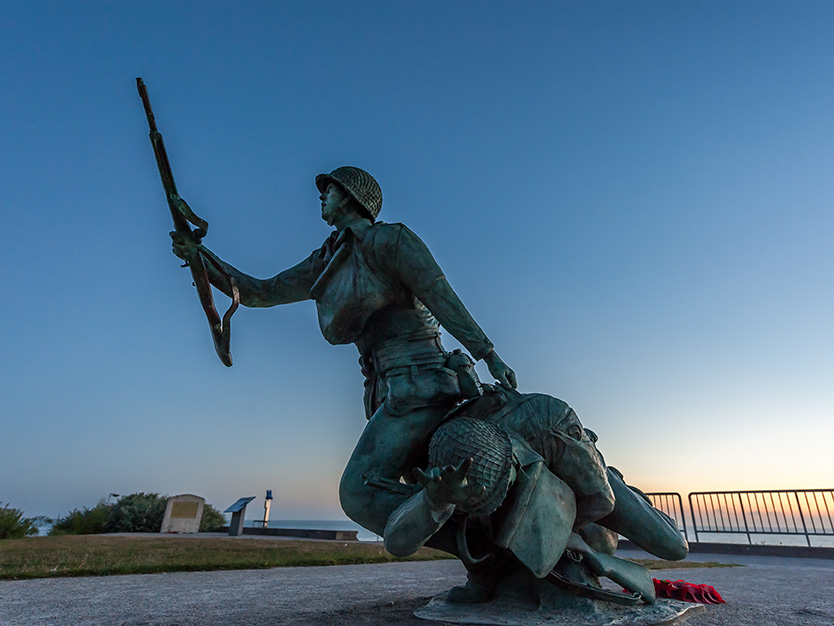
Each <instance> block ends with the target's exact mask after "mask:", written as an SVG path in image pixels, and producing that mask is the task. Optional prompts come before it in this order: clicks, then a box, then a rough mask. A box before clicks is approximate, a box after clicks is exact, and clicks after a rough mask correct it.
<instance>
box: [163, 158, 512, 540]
mask: <svg viewBox="0 0 834 626" xmlns="http://www.w3.org/2000/svg"><path fill="white" fill-rule="evenodd" d="M316 186H317V187H318V189H319V191H320V194H321V195H320V196H319V198H320V200H321V217H322V219H323V220H324V221H326V222H327V223H328V224H329V225H331V226H333V227H334V231H333V233H332V234H331V235H330V236H329V237H328V238H327V240H326V241H325V242H324V243H323V244H322V246H321V247H320V248H318V249H317V250H315V251H313V253H312V254H310V256H308V257H307V258H306V259H304V260H303V261H301V263H299V264H298V265H296V266H295V267H292V268H290V269H288V270H285V271H283V272H281V273H279V274H277V275H276V276H274V277H272V278H269V279H265V280H261V279H257V278H253V277H252V276H249V275H247V274H244V273H243V272H241V271H240V270H238V269H236V268H234V267H233V266H232V265H230V264H228V263H226V262H225V261H222V260H221V259H219V258H218V257H217V256H216V255H214V254H213V253H212V252H211V251H209V250H208V249H207V248H206V247H205V246H203V245H202V244H198V243H197V242H196V241H194V239H193V238H190V237H188V236H187V235H184V234H183V233H182V231H174V232H172V233H171V236H172V238H173V240H174V246H173V247H174V253H175V254H176V255H177V256H179V257H180V258H182V259H184V260H186V261H190V259H193V258H195V257H196V256H204V257H207V258H208V259H209V260H210V262H209V263H206V268H207V270H208V274H209V279H210V280H211V284H212V285H214V286H215V287H216V288H218V289H219V290H221V291H222V292H224V293H226V294H227V295H229V296H230V297H231V296H232V295H233V293H232V284H231V282H230V280H229V279H230V278H231V279H232V280H233V281H234V283H235V284H236V287H237V293H238V297H239V299H240V303H241V304H243V305H244V306H249V307H268V306H276V305H279V304H288V303H291V302H299V301H302V300H311V299H312V300H314V301H315V302H316V308H317V310H318V318H319V325H320V327H321V331H322V334H323V335H324V337H325V339H326V340H327V341H328V342H330V343H331V344H334V345H339V344H347V343H353V344H355V345H356V347H357V348H358V349H359V354H360V364H361V366H362V372H363V374H364V375H365V398H364V402H365V413H366V417H367V418H368V420H369V421H368V425H367V426H366V428H365V431H364V433H363V434H362V437H361V438H360V440H359V443H358V444H357V445H356V449H355V450H354V452H353V455H352V456H351V458H350V460H349V461H348V464H347V467H346V468H345V471H344V475H343V476H342V481H341V485H340V489H339V496H340V500H341V504H342V508H343V509H344V511H345V513H346V514H347V515H348V517H350V518H351V519H352V520H354V521H355V522H356V523H358V524H360V525H361V526H363V527H364V528H367V529H369V530H371V531H373V532H375V533H377V534H379V535H382V533H383V531H384V529H385V524H386V523H387V520H388V516H389V515H390V514H391V512H392V511H394V509H396V508H397V507H398V506H399V505H400V504H401V503H402V500H403V496H402V494H401V493H393V492H392V491H390V490H388V489H384V488H380V487H379V485H386V484H389V483H390V484H391V485H397V484H399V481H400V477H401V476H404V475H405V476H411V470H412V468H414V467H416V466H418V465H420V462H421V461H422V460H423V459H424V458H425V456H426V453H427V446H428V443H429V440H430V438H431V436H432V433H434V431H435V430H436V429H437V427H438V426H439V425H440V423H441V420H442V419H443V416H444V415H446V414H447V413H448V412H449V410H450V409H451V408H453V407H454V406H455V405H456V404H457V403H458V402H459V401H460V400H461V389H460V382H459V372H468V371H471V368H468V367H466V365H468V363H466V362H465V361H464V363H463V366H461V365H460V363H461V358H460V357H461V356H462V355H457V354H455V355H451V354H449V353H448V352H446V350H444V348H443V345H442V344H441V342H440V329H439V325H442V326H443V327H444V328H445V329H446V330H447V331H448V332H449V333H451V334H452V336H453V337H455V339H457V340H458V341H460V343H461V344H463V345H464V346H465V347H466V349H467V350H468V351H469V353H470V354H471V355H472V356H473V357H474V358H475V359H483V360H484V362H485V363H486V364H487V367H488V368H489V371H490V373H491V374H492V375H493V376H494V377H495V379H496V380H497V381H498V383H499V384H501V385H504V386H506V387H507V388H515V386H516V377H515V373H514V372H513V370H512V369H510V368H509V367H508V366H507V365H506V364H505V363H504V362H503V361H502V360H501V358H500V357H499V356H498V354H497V353H496V352H495V349H494V347H493V345H492V342H491V341H490V340H489V339H488V338H487V336H486V334H485V333H484V332H483V331H482V330H481V328H480V327H479V326H478V324H477V323H476V322H475V320H474V319H472V316H471V315H470V314H469V312H468V311H467V310H466V307H464V305H463V303H462V302H461V301H460V298H458V296H457V295H456V294H455V292H454V290H453V289H452V287H451V286H450V285H449V281H448V280H446V277H445V276H444V274H443V271H442V270H441V269H440V267H439V266H438V264H437V263H436V261H435V260H434V258H433V257H432V255H431V252H429V249H428V248H427V247H426V245H425V244H424V243H423V242H422V241H421V240H420V238H419V237H417V235H415V234H414V233H413V232H412V231H411V230H409V229H408V228H407V227H406V226H404V225H403V224H386V223H384V222H382V221H379V220H377V217H378V215H379V212H380V209H381V208H382V190H381V189H380V187H379V184H377V182H376V180H374V178H373V177H372V176H371V175H370V174H369V173H368V172H366V171H364V170H362V169H359V168H358V167H339V168H337V169H335V170H333V171H332V172H330V173H329V174H320V175H319V176H317V177H316ZM176 202H177V203H179V204H180V205H181V206H182V207H183V212H185V211H190V209H188V208H187V205H186V204H185V202H184V201H183V200H181V199H177V200H176ZM450 361H451V363H450ZM456 363H457V364H456ZM450 365H452V367H450ZM456 370H457V371H456Z"/></svg>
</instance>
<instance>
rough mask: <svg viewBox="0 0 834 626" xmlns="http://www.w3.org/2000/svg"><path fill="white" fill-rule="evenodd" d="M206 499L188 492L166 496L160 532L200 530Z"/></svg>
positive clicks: (182, 532)
mask: <svg viewBox="0 0 834 626" xmlns="http://www.w3.org/2000/svg"><path fill="white" fill-rule="evenodd" d="M205 504H206V499H205V498H201V497H200V496H195V495H193V494H190V493H184V494H182V495H179V496H173V497H171V498H168V506H166V507H165V517H164V518H163V519H162V528H161V529H160V531H159V532H161V533H180V534H191V533H196V532H199V531H200V519H201V518H202V517H203V507H204V506H205Z"/></svg>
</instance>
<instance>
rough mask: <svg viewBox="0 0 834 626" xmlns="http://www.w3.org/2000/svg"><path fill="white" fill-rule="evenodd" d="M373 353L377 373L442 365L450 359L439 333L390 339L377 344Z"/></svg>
mask: <svg viewBox="0 0 834 626" xmlns="http://www.w3.org/2000/svg"><path fill="white" fill-rule="evenodd" d="M371 355H372V358H373V365H374V371H375V372H376V373H377V374H390V373H392V370H396V369H399V368H411V367H420V366H432V365H433V366H442V365H444V364H445V363H446V360H447V359H448V356H447V354H446V353H445V352H444V351H443V346H442V345H441V343H440V336H439V335H437V334H434V335H431V336H428V337H417V338H397V339H390V340H388V341H385V342H381V343H380V344H379V345H378V346H375V347H374V348H373V349H372V350H371Z"/></svg>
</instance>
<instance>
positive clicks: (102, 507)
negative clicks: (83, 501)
mask: <svg viewBox="0 0 834 626" xmlns="http://www.w3.org/2000/svg"><path fill="white" fill-rule="evenodd" d="M111 511H112V507H111V506H110V505H107V504H105V503H104V502H99V503H98V504H97V505H96V506H94V507H93V508H92V509H88V508H87V507H84V509H83V510H81V511H79V510H78V509H73V510H72V511H70V512H69V513H68V514H67V515H65V516H64V517H61V518H59V519H58V521H57V522H55V525H54V526H53V527H52V530H50V531H49V534H50V535H97V534H100V533H103V532H106V530H105V528H106V527H107V523H108V522H109V521H110V515H111Z"/></svg>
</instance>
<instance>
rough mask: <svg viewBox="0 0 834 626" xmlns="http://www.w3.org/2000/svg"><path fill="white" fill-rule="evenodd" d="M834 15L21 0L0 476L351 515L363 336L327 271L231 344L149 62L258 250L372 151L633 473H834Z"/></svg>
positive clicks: (52, 508) (422, 226)
mask: <svg viewBox="0 0 834 626" xmlns="http://www.w3.org/2000/svg"><path fill="white" fill-rule="evenodd" d="M832 26H834V5H832V4H831V3H830V2H788V1H783V2H768V1H763V0H757V1H755V2H745V1H735V2H724V1H719V0H716V1H699V2H695V1H691V2H685V1H680V2H660V1H657V2H637V1H634V2H613V1H612V2H553V1H548V2H532V1H530V2H456V1H453V2H439V1H436V2H315V1H303V2H302V1H297V2H261V3H258V2H250V3H246V4H245V5H235V4H233V3H217V2H205V1H201V2H175V3H174V2H135V3H123V2H80V3H66V2H33V1H27V2H7V3H5V4H4V9H3V11H2V12H1V13H0V83H1V84H2V86H3V90H2V91H3V97H2V99H0V119H2V120H3V127H4V129H3V132H2V136H3V141H2V146H3V150H2V152H0V189H2V194H3V195H2V198H3V199H2V205H0V211H2V227H0V267H2V272H3V277H4V280H3V283H4V287H5V288H4V289H3V291H2V296H0V298H2V300H1V301H0V307H1V310H2V326H0V328H2V330H0V333H2V334H0V339H2V346H3V360H2V362H3V365H2V376H0V413H2V422H0V423H1V424H2V429H0V501H3V502H8V503H11V504H12V505H13V506H17V507H22V508H23V509H24V510H25V511H26V513H27V514H30V515H36V514H46V515H53V516H54V515H57V514H59V513H65V512H67V510H69V509H71V508H73V507H79V506H92V505H94V504H95V503H96V502H97V501H98V500H99V499H100V498H103V497H106V496H107V494H108V493H110V492H116V493H123V494H124V493H130V492H132V491H157V492H161V493H168V494H175V493H183V492H191V493H198V494H201V495H203V496H205V497H207V498H208V500H209V502H212V503H214V504H215V505H217V506H220V507H223V508H225V507H226V506H228V505H229V504H231V503H232V502H233V501H234V500H235V499H236V498H238V497H239V496H244V495H258V496H261V495H262V494H263V491H264V490H265V489H267V488H271V489H273V490H274V493H275V497H276V500H275V503H274V506H273V517H275V518H294V517H295V518H333V519H337V518H339V517H340V515H341V513H340V509H339V505H338V499H337V495H336V491H337V484H338V479H339V476H340V473H341V470H342V468H343V467H344V464H345V462H346V460H347V458H348V456H349V454H350V451H351V449H352V446H353V444H354V443H355V441H356V440H357V438H358V437H359V434H360V433H361V430H362V428H363V426H364V423H365V421H364V417H363V413H362V405H361V391H362V389H361V375H360V373H359V369H358V366H357V364H356V358H357V356H358V355H357V354H356V351H355V349H354V348H353V347H352V346H347V347H338V348H337V347H332V346H330V345H328V344H327V343H326V342H325V341H324V339H323V338H322V337H321V336H320V334H319V331H318V325H317V323H316V320H315V307H314V306H313V305H312V304H311V303H309V302H307V303H300V304H295V305H290V306H286V307H280V308H276V309H266V310H264V309H260V310H247V309H242V310H240V311H239V312H238V313H237V315H236V316H235V320H234V323H233V332H232V350H233V354H234V357H235V365H234V367H233V368H231V369H227V368H225V367H223V366H222V365H221V364H220V362H219V361H218V360H217V358H216V357H215V355H214V352H213V349H212V346H211V340H210V337H209V332H208V329H207V325H206V322H205V320H204V319H203V314H202V311H201V310H200V307H199V304H198V302H197V299H196V295H195V293H194V290H193V289H192V288H191V286H190V278H189V275H188V273H187V271H186V270H183V269H180V268H179V263H178V260H177V259H176V258H174V257H173V256H172V255H171V253H170V241H169V239H168V234H167V233H168V231H169V230H170V229H171V225H170V216H169V214H168V209H167V206H166V204H165V200H164V196H163V192H162V189H161V185H160V182H159V180H158V175H157V172H156V167H155V164H154V161H153V156H152V152H151V147H150V144H149V142H148V139H147V126H146V121H145V117H144V113H143V111H142V107H141V102H140V100H139V97H138V96H137V94H136V89H135V82H134V81H135V78H136V77H137V76H142V77H143V78H144V79H145V82H146V83H147V85H148V88H149V91H150V95H151V99H152V102H153V105H154V109H155V112H156V115H157V121H158V123H159V126H160V130H161V131H162V132H163V134H164V136H165V140H166V143H167V146H168V150H169V155H170V157H171V161H172V164H173V168H174V173H175V176H176V178H177V183H178V186H179V189H180V192H181V194H182V195H183V196H184V197H185V198H186V199H187V200H188V201H189V202H190V204H191V205H192V207H194V209H195V211H196V212H197V213H198V214H199V215H201V216H202V217H204V218H205V219H207V220H208V221H209V223H210V229H209V234H208V237H207V238H206V244H207V245H208V246H209V247H210V248H212V249H213V250H215V251H216V252H217V253H218V254H219V255H220V256H221V257H222V258H224V259H226V260H229V261H230V262H232V263H233V264H235V265H236V266H237V267H239V268H241V269H242V270H244V271H247V272H248V273H251V274H254V275H256V276H261V277H266V276H271V275H273V274H275V273H276V272H278V271H279V270H281V269H283V268H285V267H288V266H290V265H292V264H294V263H296V262H297V261H299V260H300V259H302V258H304V257H305V256H306V255H307V254H308V253H309V252H310V251H311V250H312V249H313V248H316V247H318V246H319V245H320V243H321V241H322V240H323V239H324V238H325V237H326V236H327V234H328V227H327V226H326V224H324V223H323V222H322V221H321V220H320V219H319V216H318V208H319V205H318V199H317V191H316V189H315V187H314V184H313V179H314V177H315V175H316V174H317V173H319V172H323V171H329V170H331V169H333V168H335V167H337V166H339V165H346V164H351V165H358V166H360V167H363V168H365V169H367V170H369V171H370V172H371V173H373V174H374V175H375V176H376V177H377V179H378V180H379V181H380V183H381V185H382V188H383V192H384V196H385V205H384V207H383V212H382V215H381V218H382V219H384V220H386V221H390V222H398V221H401V222H404V223H407V224H408V225H409V226H410V227H411V228H412V229H413V230H414V231H416V232H417V233H418V234H419V235H420V236H421V237H422V238H423V239H424V240H425V241H426V242H427V244H428V245H429V247H430V248H431V249H432V251H433V252H434V254H435V256H436V258H437V259H438V261H439V262H440V264H441V266H442V267H443V268H444V270H445V273H446V274H447V276H448V277H449V278H450V280H451V282H452V285H453V286H454V287H455V289H456V290H457V291H458V293H459V295H460V296H461V298H462V299H463V300H464V302H465V303H466V304H467V306H468V308H469V310H470V311H471V312H472V314H473V315H474V316H475V318H476V319H477V320H478V321H479V323H480V324H481V326H482V327H483V328H484V329H485V331H486V332H487V334H488V335H489V336H490V338H491V339H492V340H493V341H494V343H495V344H496V346H497V350H498V352H499V353H500V354H501V356H502V357H503V358H504V360H505V361H506V362H507V363H508V364H509V365H510V366H512V367H513V368H514V369H515V370H516V372H517V374H518V378H519V384H520V388H521V389H522V390H523V391H540V392H546V393H550V394H553V395H555V396H557V397H560V398H562V399H564V400H566V401H567V402H569V403H570V404H571V405H572V406H573V407H574V408H575V409H576V411H577V413H578V414H579V416H580V418H581V419H582V420H583V422H584V423H585V425H586V426H588V427H590V428H592V429H594V430H595V431H596V432H597V433H598V434H599V436H600V442H599V445H600V448H601V450H602V451H603V453H604V454H605V456H606V459H607V460H608V462H609V463H611V464H612V465H615V466H617V467H618V468H620V469H621V470H622V471H623V472H624V473H625V475H626V477H627V478H628V479H630V480H631V481H632V482H633V483H634V484H637V485H638V486H641V487H642V488H643V489H645V490H649V491H653V490H672V491H681V492H683V493H686V492H687V491H689V490H695V489H715V488H727V489H733V488H736V489H737V488H781V487H830V486H831V485H832V483H834V463H832V461H831V456H832V443H834V425H832V415H833V414H834V384H832V380H834V376H833V375H834V356H833V355H834V336H833V335H832V326H831V325H832V319H834V316H832V313H833V312H834V306H833V305H834V295H833V294H832V284H834V281H832V277H834V246H832V233H833V232H834V212H832V201H833V200H834V175H833V173H834V81H832V80H831V78H832V69H831V68H832V67H834V37H832V36H831V33H832ZM218 300H219V306H221V307H225V304H226V302H225V298H223V297H222V296H221V297H219V298H218ZM454 346H455V343H454V342H453V341H451V340H449V341H447V347H449V348H451V347H454ZM483 375H484V376H486V372H485V371H483Z"/></svg>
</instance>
